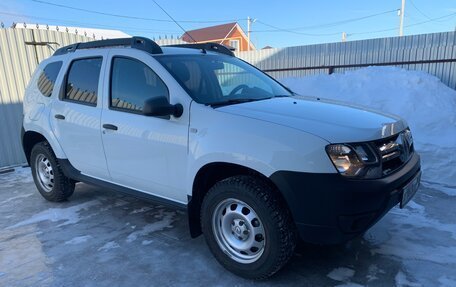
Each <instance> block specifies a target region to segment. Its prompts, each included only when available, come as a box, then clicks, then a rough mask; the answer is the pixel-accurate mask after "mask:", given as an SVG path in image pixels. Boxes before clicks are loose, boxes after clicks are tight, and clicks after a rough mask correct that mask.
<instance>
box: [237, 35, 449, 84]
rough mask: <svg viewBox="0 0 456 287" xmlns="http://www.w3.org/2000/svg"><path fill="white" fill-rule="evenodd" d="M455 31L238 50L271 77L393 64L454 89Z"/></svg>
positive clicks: (295, 75) (297, 75) (240, 55)
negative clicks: (417, 71) (430, 76)
mask: <svg viewBox="0 0 456 287" xmlns="http://www.w3.org/2000/svg"><path fill="white" fill-rule="evenodd" d="M455 46H456V32H446V33H434V34H421V35H414V36H405V37H391V38H379V39H372V40H361V41H352V42H344V43H342V42H340V43H328V44H319V45H308V46H297V47H288V48H277V49H265V50H257V51H250V52H238V53H236V55H237V56H238V57H240V58H242V59H244V60H245V61H247V62H249V63H251V64H254V65H255V66H257V67H258V68H260V69H262V70H263V71H266V72H267V73H269V74H270V75H271V76H273V77H274V78H283V77H303V76H308V75H314V74H321V73H326V74H328V73H329V74H331V73H334V72H344V71H347V70H353V69H357V68H360V67H365V66H375V65H382V66H397V67H401V68H404V69H410V70H421V71H424V72H427V73H429V74H431V75H434V76H437V77H438V78H440V79H441V81H442V82H443V83H445V84H446V85H448V86H449V87H451V88H453V89H456V76H455V74H456V47H455Z"/></svg>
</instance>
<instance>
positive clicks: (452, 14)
mask: <svg viewBox="0 0 456 287" xmlns="http://www.w3.org/2000/svg"><path fill="white" fill-rule="evenodd" d="M454 16H456V13H451V14H447V15H444V16H441V17H437V18H431V19H429V20H426V21H422V22H418V23H412V24H409V25H405V26H404V27H406V28H408V27H413V26H418V25H422V24H426V23H429V22H433V21H436V20H441V19H444V18H449V17H454ZM392 30H397V28H390V29H383V30H376V31H369V32H358V33H350V34H349V35H364V34H374V33H381V32H388V31H392Z"/></svg>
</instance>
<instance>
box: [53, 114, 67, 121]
mask: <svg viewBox="0 0 456 287" xmlns="http://www.w3.org/2000/svg"><path fill="white" fill-rule="evenodd" d="M54 118H56V119H58V120H64V119H65V116H64V115H61V114H56V115H55V116H54Z"/></svg>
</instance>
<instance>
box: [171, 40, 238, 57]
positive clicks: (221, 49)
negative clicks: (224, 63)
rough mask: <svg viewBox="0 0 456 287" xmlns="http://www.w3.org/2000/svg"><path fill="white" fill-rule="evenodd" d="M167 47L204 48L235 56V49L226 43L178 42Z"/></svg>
mask: <svg viewBox="0 0 456 287" xmlns="http://www.w3.org/2000/svg"><path fill="white" fill-rule="evenodd" d="M165 47H178V48H191V49H204V50H208V51H213V52H217V53H221V54H225V55H229V56H233V57H234V53H233V51H232V50H231V49H230V48H228V47H227V46H225V45H222V44H218V43H212V42H210V43H196V44H178V45H167V46H165Z"/></svg>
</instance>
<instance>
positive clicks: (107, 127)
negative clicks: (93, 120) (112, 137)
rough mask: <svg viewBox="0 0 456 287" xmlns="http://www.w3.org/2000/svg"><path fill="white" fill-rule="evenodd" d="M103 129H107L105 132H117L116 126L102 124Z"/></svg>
mask: <svg viewBox="0 0 456 287" xmlns="http://www.w3.org/2000/svg"><path fill="white" fill-rule="evenodd" d="M103 128H105V129H107V130H114V131H117V126H115V125H111V124H103Z"/></svg>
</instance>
